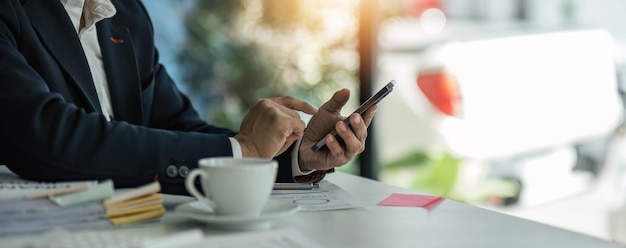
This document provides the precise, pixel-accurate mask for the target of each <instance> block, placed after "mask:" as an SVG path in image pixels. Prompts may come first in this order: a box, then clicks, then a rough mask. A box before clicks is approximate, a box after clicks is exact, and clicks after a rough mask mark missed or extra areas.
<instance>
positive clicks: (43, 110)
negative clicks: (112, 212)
mask: <svg viewBox="0 0 626 248" xmlns="http://www.w3.org/2000/svg"><path fill="white" fill-rule="evenodd" d="M153 39H154V37H153V29H152V24H151V21H150V19H149V16H148V13H147V12H146V10H145V8H144V7H143V5H142V4H141V2H140V1H131V0H48V1H39V0H32V1H29V0H22V1H19V0H6V1H0V68H2V69H0V114H1V115H2V116H3V118H2V121H0V163H4V164H6V165H7V166H8V167H9V168H10V169H11V170H12V171H13V172H15V173H16V174H18V175H20V176H21V177H23V178H25V179H30V180H38V181H59V180H103V179H113V181H114V182H115V185H116V186H117V187H133V186H137V185H141V184H144V183H147V182H149V181H152V180H158V181H159V182H160V183H161V185H162V191H163V192H164V193H172V194H186V190H185V189H184V186H183V181H184V177H185V176H186V175H187V173H188V172H189V170H191V169H193V168H195V167H196V162H197V161H198V159H200V158H204V157H217V156H234V157H261V158H275V159H276V160H278V161H279V164H280V166H279V167H280V168H279V172H278V177H277V178H278V179H277V180H279V181H315V180H320V179H321V178H322V177H323V176H324V174H325V172H326V171H329V170H333V168H335V167H337V166H341V165H343V164H345V163H347V162H348V161H349V160H351V159H352V158H354V156H355V155H356V154H358V153H360V152H362V151H363V149H364V142H365V139H366V137H367V126H368V125H369V124H370V122H371V119H372V118H373V116H374V111H375V108H372V109H370V110H369V111H368V112H366V113H365V114H364V115H363V117H361V116H359V115H352V116H350V117H349V118H350V122H351V126H352V127H351V128H349V127H347V126H346V125H345V124H344V123H343V122H341V120H342V119H343V117H342V116H341V115H340V114H339V111H340V109H341V108H342V107H343V106H344V105H345V103H346V102H347V100H348V98H349V94H350V93H349V91H348V90H345V89H343V90H340V91H337V92H336V93H335V94H334V95H333V97H332V98H331V99H330V100H329V101H328V102H326V103H325V104H324V105H322V106H321V107H320V109H319V110H318V109H316V108H314V107H312V106H310V105H309V104H307V103H305V102H302V101H299V100H297V99H294V98H292V97H278V98H270V99H261V100H259V101H258V102H257V103H256V104H255V105H254V106H253V107H252V108H251V109H250V111H249V113H248V114H247V115H246V117H245V118H244V120H243V122H242V124H241V128H240V131H239V132H238V133H237V132H234V131H231V130H227V129H224V128H220V127H216V126H212V125H209V124H207V123H206V122H204V121H203V120H201V119H200V117H199V116H198V114H197V112H196V111H195V110H194V109H193V107H192V106H191V104H190V102H189V100H188V98H187V97H186V96H185V95H184V94H182V93H181V92H180V91H179V90H178V89H177V88H176V86H175V84H174V82H172V80H171V78H170V77H169V76H168V74H167V72H166V71H165V68H163V67H162V66H161V65H160V64H159V60H158V54H157V51H156V49H155V46H154V40H153ZM296 111H302V112H304V113H307V114H313V117H312V119H311V121H310V122H309V124H308V126H307V127H306V129H305V123H304V122H303V121H302V120H300V118H299V115H298V113H297V112H296ZM333 128H334V129H336V131H337V132H338V133H339V135H340V136H341V138H342V139H343V141H344V142H337V141H336V140H335V139H334V138H333V137H332V136H330V135H326V133H327V132H328V131H329V130H332V129H333ZM325 135H326V136H325ZM321 138H325V139H326V142H327V144H328V145H327V148H328V149H325V150H322V151H318V152H313V151H311V149H310V148H311V147H312V146H313V144H314V143H315V142H317V140H319V139H321Z"/></svg>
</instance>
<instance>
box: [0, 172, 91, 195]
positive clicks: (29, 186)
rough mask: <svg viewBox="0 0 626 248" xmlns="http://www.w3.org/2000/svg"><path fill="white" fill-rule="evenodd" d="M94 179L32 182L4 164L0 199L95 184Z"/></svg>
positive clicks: (0, 183)
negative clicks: (20, 176)
mask: <svg viewBox="0 0 626 248" xmlns="http://www.w3.org/2000/svg"><path fill="white" fill-rule="evenodd" d="M96 183H97V182H96V181H77V182H56V183H48V182H32V181H26V180H23V179H21V178H19V177H18V176H17V175H15V174H14V173H13V172H11V171H10V170H9V169H8V168H6V167H5V166H4V165H0V200H2V199H14V198H23V197H24V196H26V195H27V194H29V193H33V192H42V191H48V190H54V189H66V188H71V187H75V186H79V185H84V184H92V185H93V184H96Z"/></svg>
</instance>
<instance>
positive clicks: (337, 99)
mask: <svg viewBox="0 0 626 248" xmlns="http://www.w3.org/2000/svg"><path fill="white" fill-rule="evenodd" d="M349 98H350V90H348V89H345V88H344V89H341V90H339V91H337V92H335V94H333V97H331V98H330V100H328V101H327V102H325V103H324V104H323V105H322V106H321V107H320V109H323V110H326V111H328V112H331V113H336V112H339V111H340V110H341V108H343V106H344V105H346V103H347V102H348V99H349Z"/></svg>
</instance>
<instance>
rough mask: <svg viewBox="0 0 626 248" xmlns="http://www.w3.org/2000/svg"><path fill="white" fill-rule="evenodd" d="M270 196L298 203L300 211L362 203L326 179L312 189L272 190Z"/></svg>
mask: <svg viewBox="0 0 626 248" xmlns="http://www.w3.org/2000/svg"><path fill="white" fill-rule="evenodd" d="M271 198H272V199H279V200H286V201H290V202H291V203H294V204H297V205H300V206H301V207H302V210H301V211H324V210H337V209H346V208H354V207H359V206H362V205H363V204H362V202H361V201H359V200H358V199H357V198H355V197H354V196H353V195H351V194H349V193H348V192H346V191H345V190H343V189H342V188H340V187H339V186H337V185H335V184H332V183H331V182H328V181H322V182H320V187H319V188H316V189H312V190H274V191H272V196H271Z"/></svg>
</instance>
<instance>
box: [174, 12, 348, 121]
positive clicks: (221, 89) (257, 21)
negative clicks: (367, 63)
mask: <svg viewBox="0 0 626 248" xmlns="http://www.w3.org/2000/svg"><path fill="white" fill-rule="evenodd" d="M357 5H358V2H357V1H333V0H289V1H272V0H208V1H196V3H195V6H193V7H192V8H191V10H190V11H189V13H188V15H187V18H186V20H185V27H186V29H187V30H186V31H187V39H186V44H184V50H183V52H182V53H181V54H180V56H179V61H180V63H181V67H182V73H183V77H184V81H185V84H186V85H185V86H186V87H187V89H188V90H187V92H188V94H189V95H190V97H191V98H192V100H193V101H194V104H195V105H196V106H198V108H199V109H201V110H202V113H201V114H202V115H203V117H204V118H205V119H207V120H209V121H210V122H211V123H214V124H216V125H220V126H225V127H229V128H231V129H234V130H238V129H239V123H240V122H241V120H242V119H243V116H244V115H245V113H246V112H247V110H248V109H249V107H250V106H251V105H252V104H254V103H255V102H256V100H257V99H259V98H268V97H276V96H283V95H290V96H294V97H297V98H299V99H302V100H305V101H307V102H309V103H311V104H312V105H314V106H319V105H320V104H321V103H322V102H323V101H325V100H326V99H327V98H328V97H330V94H331V93H332V92H334V91H335V90H337V89H338V88H340V87H352V88H354V87H355V86H356V85H357V77H356V72H357V70H358V52H357V50H356V45H357V44H356V43H357V38H356V32H357V24H358V20H357V12H356V11H357ZM329 92H330V93H329Z"/></svg>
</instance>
